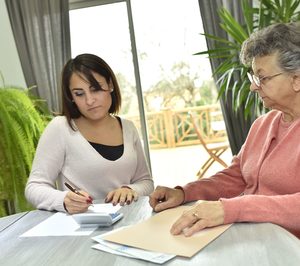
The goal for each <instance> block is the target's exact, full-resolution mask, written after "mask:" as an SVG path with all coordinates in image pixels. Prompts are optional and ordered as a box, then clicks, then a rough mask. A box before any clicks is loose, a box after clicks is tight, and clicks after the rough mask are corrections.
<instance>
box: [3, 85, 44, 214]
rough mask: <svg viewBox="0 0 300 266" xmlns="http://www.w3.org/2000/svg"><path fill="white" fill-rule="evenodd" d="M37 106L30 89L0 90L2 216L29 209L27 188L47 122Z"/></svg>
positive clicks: (5, 88) (8, 88)
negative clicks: (38, 144)
mask: <svg viewBox="0 0 300 266" xmlns="http://www.w3.org/2000/svg"><path fill="white" fill-rule="evenodd" d="M38 103H39V102H38V100H37V99H34V98H32V97H31V96H30V91H29V90H28V89H25V90H24V89H19V88H13V87H2V88H1V87H0V216H5V215H8V214H12V213H16V212H19V211H24V210H27V209H29V208H30V205H29V204H28V203H27V201H26V199H25V197H24V188H25V185H26V182H27V178H28V175H29V172H30V169H31V164H32V160H33V157H34V154H35V148H36V145H37V142H38V140H39V137H40V135H41V133H42V131H43V130H44V127H45V125H46V121H47V116H45V115H44V114H42V113H41V112H40V111H38V109H39V110H42V109H41V108H37V106H36V104H38ZM38 106H41V105H40V104H38Z"/></svg>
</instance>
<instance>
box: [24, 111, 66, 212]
mask: <svg viewBox="0 0 300 266" xmlns="http://www.w3.org/2000/svg"><path fill="white" fill-rule="evenodd" d="M61 122H63V120H62V117H56V118H54V119H53V120H52V121H51V122H50V123H49V124H48V126H47V127H46V129H45V130H44V132H43V134H42V136H41V138H40V140H39V143H38V146H37V150H36V154H35V157H34V160H33V164H32V169H31V173H30V176H29V179H28V181H27V184H26V188H25V196H26V198H27V200H28V201H29V202H30V203H31V204H32V205H33V206H35V207H36V208H38V209H45V210H50V211H51V210H57V211H62V212H65V209H64V207H63V201H64V198H65V195H66V193H67V191H59V190H57V189H56V179H57V178H58V175H59V173H60V172H61V169H62V167H63V163H64V155H65V144H64V142H63V140H62V136H61V135H62V131H63V130H64V129H63V128H62V127H63V123H61Z"/></svg>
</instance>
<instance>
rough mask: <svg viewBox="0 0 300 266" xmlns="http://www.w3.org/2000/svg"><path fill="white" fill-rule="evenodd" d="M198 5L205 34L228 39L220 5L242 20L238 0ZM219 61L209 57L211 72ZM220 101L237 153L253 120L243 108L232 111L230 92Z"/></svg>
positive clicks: (205, 0)
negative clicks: (220, 16)
mask: <svg viewBox="0 0 300 266" xmlns="http://www.w3.org/2000/svg"><path fill="white" fill-rule="evenodd" d="M199 6H200V13H201V17H202V22H203V28H204V32H205V33H207V34H211V35H214V36H218V37H222V38H225V39H226V38H227V39H228V36H227V33H226V32H225V31H224V30H223V29H222V28H221V27H220V22H221V21H220V18H219V15H218V10H219V9H220V8H221V7H224V8H226V9H227V10H229V11H230V12H231V14H232V15H233V16H234V17H235V19H236V20H237V21H239V22H240V23H241V24H242V23H243V21H244V18H243V13H242V8H241V1H240V0H213V1H211V0H199ZM206 42H207V48H208V49H212V48H213V47H214V46H213V41H212V40H211V39H209V38H206ZM237 56H238V55H237ZM221 62H222V59H220V58H210V63H211V67H212V71H213V72H214V71H215V70H216V68H217V67H218V65H219V64H220V63H221ZM214 78H215V81H216V80H217V79H218V77H214ZM220 103H221V109H222V113H223V116H224V121H225V125H226V130H227V135H228V140H229V143H230V148H231V151H232V154H237V153H238V152H239V150H240V149H241V147H242V145H243V143H244V142H245V139H246V137H247V134H248V131H249V129H250V126H251V124H252V122H253V121H252V120H251V119H248V120H245V118H244V110H243V108H240V109H239V110H238V112H234V111H233V108H232V101H231V95H230V94H229V95H228V96H227V99H225V98H224V97H223V98H222V99H220Z"/></svg>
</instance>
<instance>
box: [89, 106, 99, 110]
mask: <svg viewBox="0 0 300 266" xmlns="http://www.w3.org/2000/svg"><path fill="white" fill-rule="evenodd" d="M100 107H101V106H100V105H99V106H95V107H91V108H89V109H88V111H94V110H95V109H97V108H100Z"/></svg>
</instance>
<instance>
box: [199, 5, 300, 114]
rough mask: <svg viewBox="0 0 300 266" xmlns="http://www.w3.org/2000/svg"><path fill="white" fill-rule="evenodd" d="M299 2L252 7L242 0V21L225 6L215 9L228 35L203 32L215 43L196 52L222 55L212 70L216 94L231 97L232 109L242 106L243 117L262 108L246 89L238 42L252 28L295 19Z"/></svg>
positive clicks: (255, 97)
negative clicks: (215, 83) (217, 89)
mask: <svg viewBox="0 0 300 266" xmlns="http://www.w3.org/2000/svg"><path fill="white" fill-rule="evenodd" d="M299 4H300V0H261V1H259V6H258V7H253V6H252V5H250V3H249V1H248V0H243V1H242V10H243V15H244V18H245V24H244V25H240V24H239V22H238V21H237V20H236V19H235V18H234V17H233V16H232V15H231V14H230V12H229V11H228V10H226V9H225V8H222V9H220V10H219V11H218V13H219V16H220V19H221V28H222V29H223V30H224V31H225V32H226V33H227V35H228V37H229V39H225V38H220V37H217V36H214V35H209V34H203V35H205V36H206V37H207V38H209V39H212V40H213V41H214V43H215V47H214V49H210V50H207V51H202V52H199V53H197V55H203V54H208V56H209V57H210V58H221V59H222V63H221V64H220V65H219V66H218V67H217V69H216V70H215V71H214V73H213V75H215V76H216V78H217V84H218V87H219V95H218V98H220V97H223V96H224V97H225V99H227V100H229V99H231V101H232V106H233V109H234V111H237V110H239V108H240V107H241V106H243V107H244V115H245V118H247V117H250V115H251V114H253V111H254V113H255V114H256V115H259V114H261V113H264V112H265V111H266V110H265V109H264V107H263V106H262V104H261V102H260V100H259V98H258V97H257V94H253V93H251V91H250V89H249V88H250V82H249V80H248V78H247V72H248V71H249V67H246V66H244V65H242V64H241V63H240V62H239V58H238V54H239V51H240V50H241V45H242V43H243V42H244V41H245V40H246V39H247V38H248V37H249V35H250V34H251V33H252V32H254V31H256V30H259V29H261V28H264V27H266V26H268V25H271V24H273V23H277V22H292V21H299V20H300V11H299ZM228 95H230V97H228Z"/></svg>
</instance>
